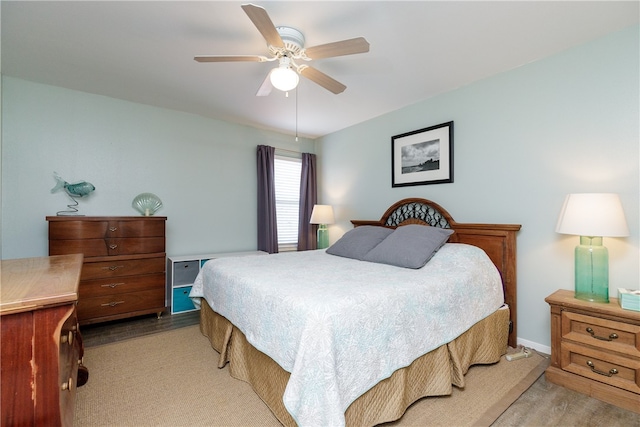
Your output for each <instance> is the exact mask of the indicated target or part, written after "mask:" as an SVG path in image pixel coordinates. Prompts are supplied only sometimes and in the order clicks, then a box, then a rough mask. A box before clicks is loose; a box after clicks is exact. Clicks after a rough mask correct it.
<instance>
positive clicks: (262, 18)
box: [242, 4, 284, 47]
mask: <svg viewBox="0 0 640 427" xmlns="http://www.w3.org/2000/svg"><path fill="white" fill-rule="evenodd" d="M242 10H244V12H245V13H246V14H247V16H248V17H249V19H251V21H252V22H253V25H255V26H256V28H257V29H258V31H260V34H262V37H264V39H265V40H266V41H267V44H269V45H271V46H275V47H284V43H283V42H282V38H281V37H280V34H278V30H276V26H275V25H273V22H272V21H271V18H269V14H268V13H267V11H266V10H264V8H262V7H260V6H256V5H254V4H243V5H242Z"/></svg>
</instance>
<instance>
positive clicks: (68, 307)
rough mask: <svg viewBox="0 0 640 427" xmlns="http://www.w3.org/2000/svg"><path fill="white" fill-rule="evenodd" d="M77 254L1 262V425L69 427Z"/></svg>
mask: <svg viewBox="0 0 640 427" xmlns="http://www.w3.org/2000/svg"><path fill="white" fill-rule="evenodd" d="M82 260H83V256H82V254H73V255H62V256H52V257H42V258H24V259H14V260H3V261H2V264H1V267H0V280H1V284H0V316H1V317H0V330H1V333H2V335H1V340H2V346H1V348H0V357H1V359H0V368H1V372H0V375H1V377H2V388H1V392H0V395H1V407H0V413H1V416H0V417H1V418H0V420H1V425H2V426H14V425H20V426H36V425H47V426H72V425H73V410H74V405H75V393H76V383H77V379H78V364H79V357H80V354H81V352H82V349H81V345H82V340H81V337H80V336H79V333H80V332H79V329H78V318H77V315H76V302H77V300H78V283H79V281H80V271H81V268H82Z"/></svg>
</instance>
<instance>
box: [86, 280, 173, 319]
mask: <svg viewBox="0 0 640 427" xmlns="http://www.w3.org/2000/svg"><path fill="white" fill-rule="evenodd" d="M162 309H164V287H159V288H158V289H149V290H145V291H139V292H128V293H122V294H114V295H107V296H100V297H94V298H79V299H78V318H79V320H80V322H82V321H83V320H85V319H93V318H100V317H109V316H113V315H117V314H122V313H129V312H131V313H133V312H137V311H144V310H159V311H161V310H162Z"/></svg>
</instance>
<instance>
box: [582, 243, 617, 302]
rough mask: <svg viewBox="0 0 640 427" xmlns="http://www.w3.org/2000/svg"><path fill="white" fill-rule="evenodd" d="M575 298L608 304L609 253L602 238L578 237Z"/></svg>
mask: <svg viewBox="0 0 640 427" xmlns="http://www.w3.org/2000/svg"><path fill="white" fill-rule="evenodd" d="M575 270H576V272H575V297H576V298H577V299H580V300H584V301H591V302H600V303H608V302H609V252H608V251H607V248H605V247H604V246H603V245H602V237H591V236H580V245H578V246H576V250H575Z"/></svg>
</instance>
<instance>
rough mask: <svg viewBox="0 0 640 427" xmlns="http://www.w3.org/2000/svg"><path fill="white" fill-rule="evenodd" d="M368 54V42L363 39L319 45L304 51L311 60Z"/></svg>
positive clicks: (357, 38)
mask: <svg viewBox="0 0 640 427" xmlns="http://www.w3.org/2000/svg"><path fill="white" fill-rule="evenodd" d="M365 52H369V42H368V41H367V40H366V39H365V38H364V37H356V38H355V39H349V40H342V41H339V42H333V43H327V44H321V45H318V46H313V47H310V48H307V49H305V53H306V54H307V56H308V57H309V58H311V59H320V58H330V57H333V56H342V55H353V54H355V53H365Z"/></svg>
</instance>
